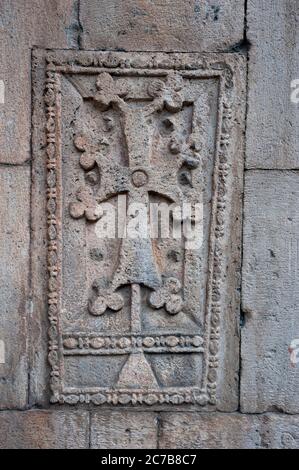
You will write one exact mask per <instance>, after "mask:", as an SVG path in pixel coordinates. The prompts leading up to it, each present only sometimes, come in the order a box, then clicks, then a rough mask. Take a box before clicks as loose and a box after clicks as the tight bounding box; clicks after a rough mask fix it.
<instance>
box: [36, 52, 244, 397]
mask: <svg viewBox="0 0 299 470" xmlns="http://www.w3.org/2000/svg"><path fill="white" fill-rule="evenodd" d="M46 63H47V66H46V90H45V94H44V100H45V106H46V118H47V123H46V134H47V148H46V157H47V171H48V176H47V201H48V202H47V220H48V271H49V295H48V299H49V300H48V302H49V308H48V312H49V322H50V328H49V363H50V365H51V379H50V388H51V391H52V398H51V401H52V402H53V403H64V402H65V403H69V404H76V403H79V402H82V403H83V402H85V403H93V404H95V405H101V404H113V405H118V404H120V405H121V404H123V405H126V404H133V405H138V404H147V405H155V404H174V405H177V404H183V403H189V404H199V405H201V406H205V405H215V403H216V384H217V367H218V349H219V338H220V335H221V327H220V326H221V315H223V311H222V308H221V295H222V281H223V276H224V273H223V259H222V258H223V249H224V248H223V239H224V233H225V225H226V222H227V219H228V217H229V214H228V212H227V184H228V177H229V174H230V171H231V167H230V161H229V158H230V133H231V128H232V126H233V119H234V106H235V104H234V103H235V97H236V95H237V91H238V90H237V86H236V83H235V80H234V69H233V67H234V61H233V60H232V61H231V63H230V62H229V60H228V61H226V57H225V55H211V57H209V56H208V55H205V56H200V55H198V54H147V53H88V52H80V53H73V52H72V53H70V52H55V51H54V52H47V54H46ZM124 195H125V196H126V204H127V205H129V204H131V203H137V204H139V203H140V204H143V206H144V207H145V208H146V218H147V219H148V218H149V219H150V204H151V203H164V204H166V205H168V206H169V205H171V204H174V205H182V204H184V203H185V202H188V203H189V204H190V205H191V206H194V205H195V204H201V206H202V207H203V219H202V230H203V239H202V244H201V245H200V246H199V247H196V248H195V249H188V244H187V243H186V239H184V237H183V238H181V239H179V240H176V239H173V238H169V239H163V238H161V237H159V236H158V237H157V238H151V237H150V236H145V237H143V238H133V239H132V238H128V237H121V238H118V239H114V238H112V239H101V238H99V237H98V236H97V228H96V227H97V224H98V222H99V221H101V218H102V217H103V210H102V205H103V203H106V202H109V203H110V204H111V205H112V206H113V207H116V206H117V204H118V199H117V198H118V197H119V196H124ZM149 223H151V220H149Z"/></svg>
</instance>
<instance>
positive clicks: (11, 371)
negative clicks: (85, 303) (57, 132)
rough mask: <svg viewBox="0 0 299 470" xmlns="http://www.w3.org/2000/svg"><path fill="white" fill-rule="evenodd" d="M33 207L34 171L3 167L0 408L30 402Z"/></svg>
mask: <svg viewBox="0 0 299 470" xmlns="http://www.w3.org/2000/svg"><path fill="white" fill-rule="evenodd" d="M29 205H30V168H29V167H20V168H7V167H1V166H0V220H1V224H0V260H1V262H0V299H1V312H0V341H1V342H2V343H1V344H2V352H3V353H4V354H2V358H1V361H0V409H4V408H23V407H25V406H26V402H27V390H28V383H27V341H28V340H29V337H28V323H27V315H28V311H27V307H28V305H27V304H26V301H27V300H28V295H29V292H28V285H29V237H30V234H29V220H30V207H29ZM3 356H4V357H3Z"/></svg>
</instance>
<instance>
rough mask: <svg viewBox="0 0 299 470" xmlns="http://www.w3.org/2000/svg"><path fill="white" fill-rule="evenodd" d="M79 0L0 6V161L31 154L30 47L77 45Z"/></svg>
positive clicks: (15, 0) (20, 0)
mask: <svg viewBox="0 0 299 470" xmlns="http://www.w3.org/2000/svg"><path fill="white" fill-rule="evenodd" d="M77 3H78V2H77V1H75V0H32V1H27V0H9V1H7V0H6V1H3V2H1V4H0V41H1V48H0V64H1V67H0V80H3V81H4V86H5V102H4V103H0V122H1V126H0V162H2V163H22V162H24V161H26V160H28V159H29V158H30V122H31V65H30V64H31V48H32V47H45V48H48V47H57V48H64V47H65V48H68V47H77V46H78V43H77V36H78V24H77V11H76V9H77V8H78V5H77Z"/></svg>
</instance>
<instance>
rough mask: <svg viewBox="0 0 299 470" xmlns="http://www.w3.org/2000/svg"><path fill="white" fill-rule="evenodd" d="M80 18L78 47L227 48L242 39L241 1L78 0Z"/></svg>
mask: <svg viewBox="0 0 299 470" xmlns="http://www.w3.org/2000/svg"><path fill="white" fill-rule="evenodd" d="M80 19H81V25H82V34H81V45H82V48H83V49H114V50H115V49H117V50H119V49H123V50H126V51H132V50H133V51H134V50H135V51H186V52H193V51H200V52H203V51H206V52H210V51H213V52H215V51H229V50H230V48H232V47H233V46H235V45H236V44H237V43H239V42H241V41H242V39H243V29H244V1H243V0H230V1H229V2H228V1H226V0H218V1H217V2H215V1H214V0H200V1H199V0H190V1H182V0H164V1H163V2H161V1H158V0H152V1H148V0H137V1H136V0H129V1H126V2H124V1H122V0H102V1H99V0H81V2H80ZM99 24H100V27H99Z"/></svg>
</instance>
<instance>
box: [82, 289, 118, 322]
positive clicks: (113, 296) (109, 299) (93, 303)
mask: <svg viewBox="0 0 299 470" xmlns="http://www.w3.org/2000/svg"><path fill="white" fill-rule="evenodd" d="M123 306H124V300H123V298H122V296H121V295H120V294H118V293H117V292H112V293H111V292H109V291H107V292H102V293H101V295H99V296H98V297H96V298H95V299H90V300H89V303H88V310H89V312H90V313H91V314H92V315H94V316H100V315H103V314H104V313H105V312H106V310H107V309H108V308H109V309H110V310H113V311H114V312H118V311H119V310H121V309H122V308H123Z"/></svg>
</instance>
